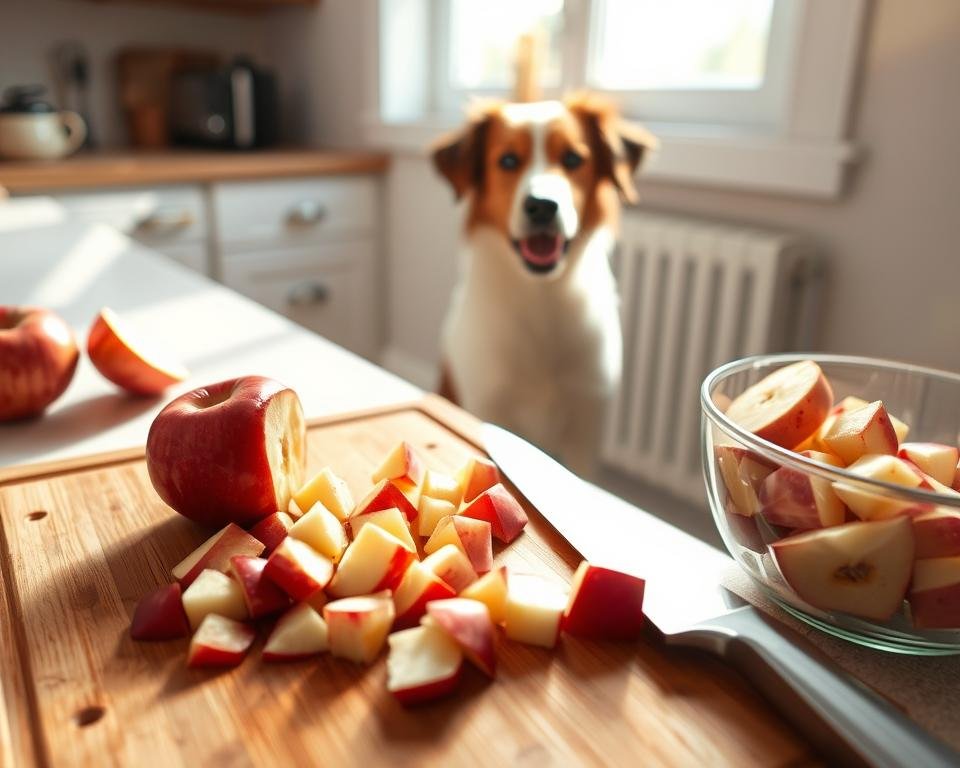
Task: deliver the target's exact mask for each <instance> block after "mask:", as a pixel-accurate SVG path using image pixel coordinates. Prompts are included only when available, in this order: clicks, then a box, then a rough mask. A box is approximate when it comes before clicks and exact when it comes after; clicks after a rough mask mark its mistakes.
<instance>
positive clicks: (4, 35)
mask: <svg viewBox="0 0 960 768" xmlns="http://www.w3.org/2000/svg"><path fill="white" fill-rule="evenodd" d="M263 23H264V22H263V21H262V19H261V18H260V17H257V16H237V15H229V14H222V13H209V12H200V11H194V10H187V9H184V8H181V7H178V6H173V5H171V6H166V5H159V4H158V5H149V6H148V5H146V4H144V3H132V4H129V5H121V4H116V5H115V4H112V3H94V2H82V1H81V0H0V90H2V89H4V88H6V87H8V86H10V85H24V84H31V83H40V84H42V85H46V86H48V88H49V89H50V90H49V92H48V96H50V97H51V98H53V95H54V90H53V88H52V78H51V69H50V49H51V48H52V47H53V46H54V45H55V44H56V43H59V42H63V41H66V40H78V41H80V42H81V43H83V45H84V46H85V47H86V49H87V54H88V55H89V56H90V59H91V65H92V66H91V73H90V74H91V78H92V79H91V86H92V89H91V98H90V103H91V112H92V115H93V120H92V122H93V123H94V128H95V130H96V132H97V137H98V138H99V139H100V141H101V143H102V144H104V145H106V146H116V145H119V144H123V143H124V142H125V130H124V125H123V120H122V116H121V114H122V113H121V110H120V106H119V104H118V102H117V88H116V81H117V77H116V69H115V64H114V59H115V57H116V54H117V52H118V50H119V49H120V48H123V47H125V46H171V45H172V46H181V47H185V48H197V49H203V50H213V51H217V52H219V53H221V54H223V55H224V56H233V55H235V54H237V53H247V54H250V55H252V56H254V57H256V58H259V57H262V56H263V53H264V50H265V46H264V41H265V38H264V35H263Z"/></svg>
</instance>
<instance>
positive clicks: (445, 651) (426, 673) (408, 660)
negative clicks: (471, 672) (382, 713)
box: [387, 626, 463, 706]
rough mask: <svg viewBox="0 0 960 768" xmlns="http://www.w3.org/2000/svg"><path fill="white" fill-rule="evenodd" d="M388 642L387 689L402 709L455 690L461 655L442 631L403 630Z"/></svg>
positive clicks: (429, 629)
mask: <svg viewBox="0 0 960 768" xmlns="http://www.w3.org/2000/svg"><path fill="white" fill-rule="evenodd" d="M388 643H389V644H390V655H389V656H387V690H388V691H390V693H392V694H393V695H394V696H395V697H396V698H397V701H399V702H400V703H401V704H403V705H404V706H409V705H412V704H421V703H423V702H427V701H433V700H434V699H437V698H440V697H441V696H446V695H448V694H450V693H451V692H452V691H453V690H454V689H455V688H456V687H457V683H458V682H459V680H460V669H461V667H462V666H463V654H462V653H461V651H460V646H458V645H457V643H456V642H454V641H453V640H452V639H451V638H450V637H448V636H447V634H446V633H445V632H444V631H443V630H442V629H439V628H438V627H431V626H426V627H413V628H412V629H405V630H403V631H401V632H394V633H393V634H392V635H390V637H389V638H388Z"/></svg>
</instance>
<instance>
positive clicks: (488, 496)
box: [460, 484, 527, 544]
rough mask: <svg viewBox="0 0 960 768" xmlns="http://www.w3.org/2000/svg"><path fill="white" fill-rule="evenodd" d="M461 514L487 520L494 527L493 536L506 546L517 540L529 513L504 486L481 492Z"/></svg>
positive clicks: (495, 486) (498, 485) (500, 485)
mask: <svg viewBox="0 0 960 768" xmlns="http://www.w3.org/2000/svg"><path fill="white" fill-rule="evenodd" d="M460 514H461V515H463V516H464V517H472V518H475V519H477V520H486V521H487V522H488V523H490V525H491V526H492V529H493V530H492V533H493V535H494V536H496V537H497V538H498V539H499V540H500V541H502V542H504V543H506V544H509V543H510V542H511V541H513V540H514V539H515V538H517V536H519V535H520V533H521V532H522V531H523V529H524V527H525V526H526V524H527V513H526V512H524V511H523V507H521V506H520V502H518V501H517V500H516V499H515V498H513V496H512V495H511V494H510V491H508V490H507V489H506V488H504V487H503V485H502V484H497V485H494V486H493V487H492V488H487V489H486V490H485V491H481V493H480V495H479V496H477V497H476V498H475V499H474V500H473V501H471V502H470V503H469V504H467V505H466V506H464V507H463V508H461V510H460Z"/></svg>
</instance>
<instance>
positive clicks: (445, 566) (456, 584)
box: [423, 544, 477, 593]
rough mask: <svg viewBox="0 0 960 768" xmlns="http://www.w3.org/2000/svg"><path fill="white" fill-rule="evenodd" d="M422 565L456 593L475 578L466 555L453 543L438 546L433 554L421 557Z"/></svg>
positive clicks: (474, 572)
mask: <svg viewBox="0 0 960 768" xmlns="http://www.w3.org/2000/svg"><path fill="white" fill-rule="evenodd" d="M423 565H424V567H425V568H427V569H428V570H430V571H432V572H433V573H435V574H436V575H437V576H439V577H440V578H441V579H443V580H444V581H445V582H446V583H447V584H449V585H450V586H451V587H452V588H453V590H454V591H455V592H457V593H460V592H462V591H463V590H464V589H466V588H467V587H468V586H470V585H471V584H473V582H475V581H476V580H477V572H476V571H475V570H473V566H472V565H470V561H469V560H468V559H467V556H466V555H465V554H463V552H461V551H460V550H459V549H457V548H456V547H455V546H453V544H447V545H445V546H442V547H440V549H438V550H437V551H436V552H434V553H433V554H430V555H427V556H426V557H425V558H423Z"/></svg>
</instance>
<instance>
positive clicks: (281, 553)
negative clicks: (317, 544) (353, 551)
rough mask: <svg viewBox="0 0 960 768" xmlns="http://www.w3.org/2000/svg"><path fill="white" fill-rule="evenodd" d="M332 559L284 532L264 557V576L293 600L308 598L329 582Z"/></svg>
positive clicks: (331, 574)
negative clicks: (284, 534) (268, 555)
mask: <svg viewBox="0 0 960 768" xmlns="http://www.w3.org/2000/svg"><path fill="white" fill-rule="evenodd" d="M333 569H334V566H333V563H332V562H331V560H330V559H329V558H327V557H324V556H323V555H321V554H320V553H319V552H317V551H316V550H315V549H314V548H313V547H311V546H310V545H309V544H307V543H306V542H305V541H300V539H295V538H294V537H293V536H288V537H287V538H285V539H284V540H283V541H282V542H280V546H279V547H277V548H276V549H275V550H273V553H272V554H271V555H270V557H269V558H268V559H267V566H266V568H264V571H263V573H264V576H266V577H267V578H268V579H270V580H271V581H272V582H273V583H274V584H276V585H277V586H278V587H280V589H282V590H283V591H284V592H286V593H287V594H288V595H290V597H292V598H293V599H294V600H296V601H298V602H299V601H303V600H308V599H309V598H310V597H311V596H312V595H314V594H315V593H317V592H319V591H320V590H321V589H323V588H324V587H325V586H327V584H328V583H329V582H330V579H331V578H332V577H333Z"/></svg>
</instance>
